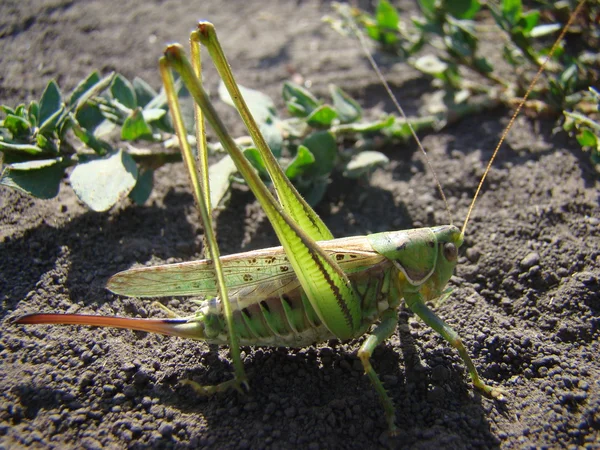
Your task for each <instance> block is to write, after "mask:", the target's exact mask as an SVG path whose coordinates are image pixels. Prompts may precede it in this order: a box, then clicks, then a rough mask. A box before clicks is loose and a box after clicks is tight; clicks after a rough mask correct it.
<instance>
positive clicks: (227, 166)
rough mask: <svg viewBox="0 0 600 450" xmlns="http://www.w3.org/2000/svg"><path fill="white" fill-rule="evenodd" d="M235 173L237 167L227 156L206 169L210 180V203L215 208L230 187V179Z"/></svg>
mask: <svg viewBox="0 0 600 450" xmlns="http://www.w3.org/2000/svg"><path fill="white" fill-rule="evenodd" d="M236 172H237V167H235V163H234V162H233V160H232V159H231V157H230V156H229V155H227V156H225V157H223V158H221V160H220V161H219V162H218V163H216V164H213V165H212V166H210V167H209V168H208V178H209V179H210V203H211V205H212V207H213V208H216V207H217V206H218V205H219V203H221V200H222V199H223V197H225V194H227V191H228V190H229V186H230V185H231V177H232V176H233V175H234V174H235V173H236Z"/></svg>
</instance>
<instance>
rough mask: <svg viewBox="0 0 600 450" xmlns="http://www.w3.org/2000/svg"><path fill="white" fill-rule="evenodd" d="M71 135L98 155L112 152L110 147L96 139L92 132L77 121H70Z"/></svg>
mask: <svg viewBox="0 0 600 450" xmlns="http://www.w3.org/2000/svg"><path fill="white" fill-rule="evenodd" d="M72 125H73V133H74V134H75V136H77V137H78V138H79V140H80V141H81V142H83V143H84V144H85V145H87V146H88V147H89V148H91V149H92V150H94V151H95V152H96V153H97V154H98V155H105V154H106V153H108V152H110V151H112V150H113V149H112V147H111V146H110V145H109V144H108V143H107V142H104V141H102V140H101V139H99V138H97V137H96V136H95V135H94V133H93V131H90V130H89V129H87V128H84V127H82V126H81V125H80V124H79V123H78V122H77V120H73V121H72Z"/></svg>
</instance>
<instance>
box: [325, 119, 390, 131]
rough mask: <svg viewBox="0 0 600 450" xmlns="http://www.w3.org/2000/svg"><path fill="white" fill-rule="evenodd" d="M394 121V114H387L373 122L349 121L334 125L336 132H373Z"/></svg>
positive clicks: (388, 126)
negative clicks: (348, 122)
mask: <svg viewBox="0 0 600 450" xmlns="http://www.w3.org/2000/svg"><path fill="white" fill-rule="evenodd" d="M395 122H396V118H395V117H394V116H391V115H390V116H387V117H385V118H384V119H382V120H376V121H373V122H362V123H351V124H347V125H339V126H337V127H335V132H336V133H364V134H368V133H375V132H378V131H381V130H384V129H386V128H390V127H392V126H393V125H394V123H395Z"/></svg>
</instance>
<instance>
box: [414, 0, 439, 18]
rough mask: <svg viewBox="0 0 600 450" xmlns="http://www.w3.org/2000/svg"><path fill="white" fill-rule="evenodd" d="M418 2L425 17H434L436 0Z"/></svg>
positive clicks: (419, 0)
mask: <svg viewBox="0 0 600 450" xmlns="http://www.w3.org/2000/svg"><path fill="white" fill-rule="evenodd" d="M418 2H419V6H420V8H421V11H423V14H424V15H425V17H427V18H432V17H433V16H434V15H435V8H436V6H435V4H436V0H418Z"/></svg>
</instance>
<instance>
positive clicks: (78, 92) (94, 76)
mask: <svg viewBox="0 0 600 450" xmlns="http://www.w3.org/2000/svg"><path fill="white" fill-rule="evenodd" d="M99 81H100V75H99V74H98V72H97V71H95V70H94V71H93V72H92V73H90V74H89V75H88V76H87V78H86V79H85V80H82V81H80V82H79V84H78V85H77V86H76V87H75V89H73V92H72V93H71V97H70V98H69V106H73V105H75V103H77V100H79V98H80V97H81V96H82V95H83V94H85V93H86V92H87V91H88V90H89V89H90V88H92V87H93V86H94V85H96V84H97V83H98V82H99Z"/></svg>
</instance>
